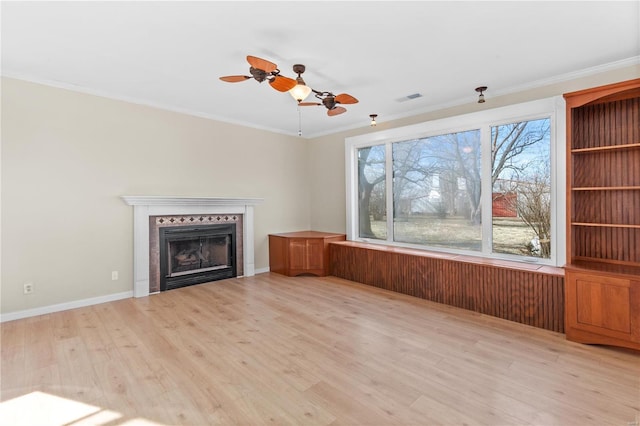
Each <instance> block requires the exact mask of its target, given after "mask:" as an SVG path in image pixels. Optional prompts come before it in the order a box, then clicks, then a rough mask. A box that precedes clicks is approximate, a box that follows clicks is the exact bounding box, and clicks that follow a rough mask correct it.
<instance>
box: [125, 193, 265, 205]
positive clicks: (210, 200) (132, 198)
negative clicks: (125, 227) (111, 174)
mask: <svg viewBox="0 0 640 426" xmlns="http://www.w3.org/2000/svg"><path fill="white" fill-rule="evenodd" d="M122 199H123V200H124V202H125V203H127V204H128V205H130V206H166V205H182V206H194V205H196V206H254V205H256V204H260V203H262V202H263V201H264V199H263V198H221V197H170V196H162V195H123V196H122Z"/></svg>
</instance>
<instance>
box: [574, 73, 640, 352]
mask: <svg viewBox="0 0 640 426" xmlns="http://www.w3.org/2000/svg"><path fill="white" fill-rule="evenodd" d="M564 96H565V99H566V102H567V265H566V277H565V301H566V310H565V311H566V319H565V323H566V324H565V328H566V333H567V338H569V339H570V340H575V341H578V342H583V343H602V344H611V345H618V346H625V347H630V348H635V349H640V339H639V338H638V335H639V333H640V331H638V328H639V327H640V300H639V299H638V292H639V291H640V290H639V289H638V286H640V79H636V80H631V81H626V82H622V83H617V84H611V85H607V86H603V87H597V88H593V89H588V90H583V91H579V92H573V93H567V94H565V95H564Z"/></svg>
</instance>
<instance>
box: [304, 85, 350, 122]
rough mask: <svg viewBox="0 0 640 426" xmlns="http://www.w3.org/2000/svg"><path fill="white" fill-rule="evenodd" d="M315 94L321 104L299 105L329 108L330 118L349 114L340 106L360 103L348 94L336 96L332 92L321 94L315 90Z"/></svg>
mask: <svg viewBox="0 0 640 426" xmlns="http://www.w3.org/2000/svg"><path fill="white" fill-rule="evenodd" d="M312 90H313V89H312ZM313 93H315V96H316V98H318V99H320V101H321V102H299V103H298V105H300V106H317V105H324V106H325V108H327V115H328V116H329V117H333V116H334V115H338V114H342V113H344V112H347V109H346V108H344V107H342V106H339V105H340V104H356V103H358V100H357V99H356V98H354V97H353V96H351V95H348V94H346V93H341V94H339V95H334V94H333V93H331V92H319V91H317V90H313Z"/></svg>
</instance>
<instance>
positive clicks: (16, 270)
mask: <svg viewBox="0 0 640 426" xmlns="http://www.w3.org/2000/svg"><path fill="white" fill-rule="evenodd" d="M638 77H640V67H638V66H633V67H627V68H623V69H619V70H616V71H612V72H607V73H603V74H598V75H594V76H590V77H587V78H579V79H575V80H572V81H568V82H563V83H559V84H554V85H548V86H546V87H543V88H539V89H535V90H528V91H523V92H520V93H516V94H513V95H508V96H502V97H492V96H491V92H490V91H488V92H487V93H486V96H487V99H488V101H487V103H486V104H484V105H478V104H476V103H470V104H465V105H462V106H459V107H455V108H449V109H445V110H439V111H434V112H429V113H425V114H420V115H417V116H414V117H410V118H405V119H401V120H396V121H393V122H385V119H384V117H383V116H380V117H379V123H380V124H379V125H378V127H376V128H371V127H363V128H361V129H356V130H352V131H348V132H341V133H338V134H334V135H330V136H325V137H318V138H315V139H311V140H302V139H300V138H296V137H290V136H284V135H280V134H275V133H269V132H265V131H261V130H255V129H250V128H246V127H241V126H236V125H231V124H225V123H220V122H216V121H213V120H207V119H202V118H196V117H192V116H188V115H182V114H177V113H173V112H167V111H162V110H158V109H154V108H149V107H144V106H140V105H134V104H131V103H126V102H120V101H115V100H110V99H105V98H100V97H96V96H91V95H86V94H81V93H76V92H72V91H67V90H62V89H56V88H51V87H46V86H41V85H37V84H33V83H28V82H24V81H19V80H13V79H6V78H3V79H2V214H1V219H2V227H1V231H2V250H1V253H2V264H1V265H2V283H1V297H2V300H1V304H0V308H1V309H0V311H1V312H2V314H7V313H11V312H17V311H22V310H27V309H31V308H37V307H43V306H49V305H54V304H58V303H65V302H73V301H77V300H83V299H88V298H92V297H100V296H106V295H110V294H114V293H120V292H125V291H130V290H131V289H132V282H133V252H132V250H133V240H132V232H133V231H132V227H133V217H132V216H133V212H132V207H130V206H127V205H126V204H124V202H123V201H122V200H121V199H120V198H119V197H120V196H121V195H178V196H217V197H259V198H264V199H265V202H264V204H262V205H259V206H257V207H256V210H255V241H256V247H255V250H256V268H258V269H261V268H266V267H268V263H269V260H268V240H267V235H268V234H269V233H273V232H285V231H294V230H301V229H309V228H310V229H315V230H322V231H331V232H344V231H345V228H346V218H345V176H344V173H345V167H344V139H345V138H346V137H349V136H355V135H359V134H363V133H368V132H372V131H376V130H381V129H385V128H391V127H399V126H405V125H410V124H415V123H419V122H423V121H427V120H433V119H438V118H443V117H449V116H454V115H458V114H464V113H468V112H473V111H476V110H478V109H479V108H493V107H498V106H504V105H509V104H513V103H519V102H524V101H528V100H534V99H540V98H546V97H549V96H554V95H560V94H562V93H565V92H569V91H574V90H580V89H584V88H588V87H594V86H599V85H603V84H607V83H613V82H617V81H624V80H629V79H632V78H638ZM216 158H221V159H222V160H223V161H222V162H221V163H220V164H219V165H217V166H216V167H213V166H212V164H211V163H212V161H211V160H212V159H216ZM113 270H117V271H119V272H120V279H119V280H118V281H111V271H113ZM25 282H33V283H34V285H35V292H34V293H33V294H31V295H23V284H24V283H25Z"/></svg>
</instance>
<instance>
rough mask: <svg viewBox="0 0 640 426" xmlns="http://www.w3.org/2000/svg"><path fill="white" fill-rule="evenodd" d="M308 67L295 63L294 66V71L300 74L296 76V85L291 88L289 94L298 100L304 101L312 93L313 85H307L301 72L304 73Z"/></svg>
mask: <svg viewBox="0 0 640 426" xmlns="http://www.w3.org/2000/svg"><path fill="white" fill-rule="evenodd" d="M305 70H306V67H305V66H304V65H302V64H295V65H294V66H293V72H295V73H296V74H298V77H297V78H296V83H297V84H296V85H295V86H294V87H293V89H291V90H289V94H290V95H291V96H292V97H293V99H295V100H296V101H298V102H302V101H304V100H305V99H307V97H308V96H309V95H310V94H311V87H309V86H307V84H306V83H305V82H304V80H303V79H302V76H301V75H300V74H302V73H304V71H305Z"/></svg>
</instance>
